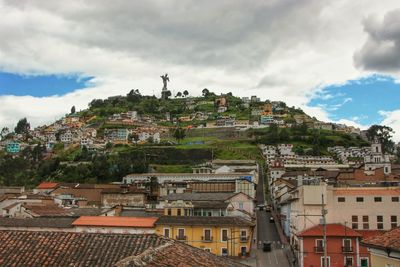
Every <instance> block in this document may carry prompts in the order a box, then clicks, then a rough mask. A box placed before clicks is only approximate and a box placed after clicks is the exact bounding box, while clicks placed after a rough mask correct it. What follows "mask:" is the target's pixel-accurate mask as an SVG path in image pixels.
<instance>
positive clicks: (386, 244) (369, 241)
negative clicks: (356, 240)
mask: <svg viewBox="0 0 400 267" xmlns="http://www.w3.org/2000/svg"><path fill="white" fill-rule="evenodd" d="M362 245H364V246H367V247H374V248H380V249H385V250H386V249H391V250H396V251H399V252H400V227H397V228H394V229H392V230H390V231H387V232H386V233H384V234H381V235H375V236H372V237H368V238H366V239H364V240H363V241H362Z"/></svg>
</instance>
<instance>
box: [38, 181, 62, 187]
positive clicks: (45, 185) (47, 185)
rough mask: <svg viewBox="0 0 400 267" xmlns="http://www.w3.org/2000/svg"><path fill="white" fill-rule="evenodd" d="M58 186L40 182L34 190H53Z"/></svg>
mask: <svg viewBox="0 0 400 267" xmlns="http://www.w3.org/2000/svg"><path fill="white" fill-rule="evenodd" d="M57 186H58V183H53V182H42V183H41V184H40V185H38V186H37V187H36V188H37V189H55V188H56V187H57Z"/></svg>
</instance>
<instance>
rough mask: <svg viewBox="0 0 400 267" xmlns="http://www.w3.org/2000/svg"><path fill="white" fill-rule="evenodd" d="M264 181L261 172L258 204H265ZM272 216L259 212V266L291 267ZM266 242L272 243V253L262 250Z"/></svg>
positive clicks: (268, 213)
mask: <svg viewBox="0 0 400 267" xmlns="http://www.w3.org/2000/svg"><path fill="white" fill-rule="evenodd" d="M260 170H261V168H260ZM264 179H265V177H264V173H263V171H260V177H259V181H258V186H257V192H256V194H257V204H264V203H265V194H264ZM271 216H272V215H271V213H270V212H266V211H265V210H261V211H260V210H257V243H258V244H259V245H258V249H257V250H256V257H257V266H259V267H261V266H272V267H274V266H276V267H289V266H290V265H289V262H288V259H287V257H286V255H285V253H284V250H283V247H282V244H281V242H280V237H279V233H278V231H277V229H276V226H275V223H274V222H270V218H271ZM264 241H269V242H272V246H271V248H272V249H271V251H269V252H264V251H263V250H262V243H263V242H264Z"/></svg>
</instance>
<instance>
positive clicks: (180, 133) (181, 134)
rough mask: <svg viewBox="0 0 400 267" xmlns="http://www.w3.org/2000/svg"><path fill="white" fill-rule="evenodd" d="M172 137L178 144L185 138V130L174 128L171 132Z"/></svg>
mask: <svg viewBox="0 0 400 267" xmlns="http://www.w3.org/2000/svg"><path fill="white" fill-rule="evenodd" d="M172 136H173V137H174V138H175V139H176V140H177V141H178V143H180V141H181V140H183V139H184V138H185V137H186V130H185V129H183V128H182V127H176V128H175V129H174V131H173V134H172Z"/></svg>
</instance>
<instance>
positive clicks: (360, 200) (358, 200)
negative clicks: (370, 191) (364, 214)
mask: <svg viewBox="0 0 400 267" xmlns="http://www.w3.org/2000/svg"><path fill="white" fill-rule="evenodd" d="M356 201H357V202H364V198H363V197H356Z"/></svg>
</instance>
